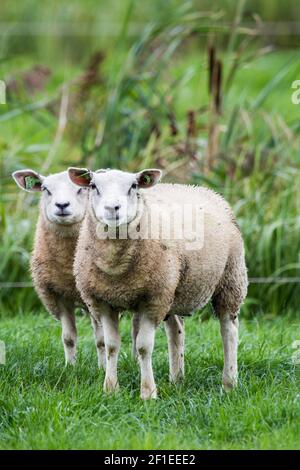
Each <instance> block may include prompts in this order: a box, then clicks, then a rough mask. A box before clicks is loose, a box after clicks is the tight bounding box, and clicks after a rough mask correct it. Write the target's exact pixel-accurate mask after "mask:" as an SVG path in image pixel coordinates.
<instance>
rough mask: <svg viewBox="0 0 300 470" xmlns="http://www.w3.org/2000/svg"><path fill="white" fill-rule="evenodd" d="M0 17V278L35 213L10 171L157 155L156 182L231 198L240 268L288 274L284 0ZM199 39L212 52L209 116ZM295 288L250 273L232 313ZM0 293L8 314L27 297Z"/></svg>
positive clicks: (12, 268)
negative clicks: (216, 83)
mask: <svg viewBox="0 0 300 470" xmlns="http://www.w3.org/2000/svg"><path fill="white" fill-rule="evenodd" d="M1 14H2V16H1V20H0V34H1V37H0V79H4V80H5V81H6V83H7V84H8V96H7V98H8V102H7V105H1V106H0V162H1V169H2V176H3V178H2V184H1V202H0V211H1V232H2V236H3V241H2V244H1V246H0V272H1V281H2V282H6V283H15V282H24V281H25V282H29V281H30V276H29V272H28V260H29V257H30V250H31V244H32V235H33V233H34V227H35V220H36V216H37V212H38V207H37V204H38V197H32V196H28V195H25V194H23V193H20V192H18V190H17V188H16V186H15V184H14V183H13V181H12V179H11V176H10V175H11V172H12V171H14V170H16V169H18V168H24V167H32V168H35V169H38V170H39V171H41V173H43V172H45V173H47V172H49V171H50V172H55V171H59V170H62V169H64V168H65V167H66V166H68V165H70V164H72V165H87V166H90V167H92V168H99V167H117V168H121V169H128V170H130V171H134V170H136V169H139V168H141V167H146V166H159V167H160V168H162V169H163V170H164V173H165V180H166V181H168V180H169V181H179V182H181V183H197V184H204V185H208V186H209V187H212V188H214V189H215V190H216V191H218V192H220V193H221V194H223V195H224V196H225V198H226V199H227V200H228V201H229V202H230V203H231V204H232V206H233V209H234V211H235V214H236V216H237V219H238V221H239V224H240V226H241V230H242V233H243V235H244V238H245V244H246V254H247V265H248V268H249V276H250V277H251V278H261V277H263V278H264V277H267V278H270V277H274V278H286V277H292V278H294V277H297V276H299V272H300V269H299V268H300V254H299V253H300V236H299V233H300V231H299V229H300V215H299V200H300V198H299V195H300V184H299V183H300V172H299V163H300V157H299V143H300V139H299V127H300V124H299V105H298V106H297V105H294V104H292V102H291V94H292V89H291V85H292V82H293V81H294V80H296V79H299V78H300V61H299V52H298V50H297V49H296V48H293V46H295V45H297V43H298V42H299V36H297V34H296V33H297V23H296V21H297V19H298V10H297V2H293V1H289V2H285V3H282V2H279V1H273V2H267V1H263V2H262V1H260V2H259V1H252V2H250V1H248V2H247V1H245V2H244V1H239V2H233V1H225V2H214V3H213V4H211V2H208V1H205V0H203V1H200V0H199V1H196V0H195V1H192V2H182V1H175V0H174V1H161V0H155V1H145V2H143V6H142V7H141V4H139V3H138V2H136V1H129V2H121V1H118V0H114V1H112V2H110V3H109V4H107V2H104V1H102V0H100V1H95V0H87V1H83V0H80V1H79V0H77V1H73V2H65V1H63V2H61V1H60V2H59V1H56V0H55V1H52V2H47V3H46V2H37V1H34V0H30V1H23V2H21V3H20V2H16V1H4V2H2V3H1ZM285 21H290V22H293V27H291V26H287V25H286V23H284V22H285ZM273 22H274V24H273ZM268 25H269V26H268ZM270 25H271V26H270ZM267 26H268V27H267ZM209 45H210V46H213V47H214V51H215V54H216V55H217V58H218V59H219V60H221V62H222V86H221V101H222V107H221V113H219V112H218V110H216V109H215V104H214V102H215V101H214V96H213V93H209V91H208V81H209V67H208V63H209V57H208V52H207V47H208V46H209ZM41 67H42V68H41ZM66 104H67V110H68V112H67V114H66V116H65V115H64V107H65V105H66ZM212 148H213V149H214V151H212ZM210 158H211V160H212V161H211V163H210V164H208V161H209V159H210ZM299 294H300V284H299V283H295V282H291V283H286V282H284V283H265V284H256V283H253V284H251V285H250V288H249V295H248V299H247V301H246V303H245V306H244V307H243V310H244V314H245V315H249V316H250V315H254V314H260V313H264V314H266V315H281V314H284V312H285V311H286V310H287V309H292V310H295V311H296V310H297V308H298V298H299ZM0 295H1V297H0V305H1V306H2V308H3V309H5V312H7V311H8V312H10V313H11V314H20V313H22V312H23V311H24V309H26V310H32V309H38V308H40V304H39V302H38V300H37V297H36V295H35V293H34V291H33V289H31V288H23V289H21V288H15V289H9V288H7V287H5V288H2V289H1V291H0ZM5 314H7V313H5Z"/></svg>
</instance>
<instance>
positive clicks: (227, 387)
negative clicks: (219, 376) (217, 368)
mask: <svg viewBox="0 0 300 470" xmlns="http://www.w3.org/2000/svg"><path fill="white" fill-rule="evenodd" d="M222 384H223V388H224V391H225V392H226V393H229V392H231V390H233V389H234V388H235V387H236V386H237V378H236V377H232V378H229V377H223V380H222Z"/></svg>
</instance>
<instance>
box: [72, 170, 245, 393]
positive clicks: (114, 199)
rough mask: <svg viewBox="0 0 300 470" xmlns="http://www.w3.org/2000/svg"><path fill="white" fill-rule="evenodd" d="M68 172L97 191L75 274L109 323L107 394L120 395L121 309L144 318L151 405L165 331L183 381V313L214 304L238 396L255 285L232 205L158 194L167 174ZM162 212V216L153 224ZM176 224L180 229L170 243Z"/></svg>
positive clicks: (146, 389) (173, 189)
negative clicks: (241, 321)
mask: <svg viewBox="0 0 300 470" xmlns="http://www.w3.org/2000/svg"><path fill="white" fill-rule="evenodd" d="M68 173H69V177H70V179H71V180H72V181H73V183H75V184H77V185H79V186H81V187H87V186H90V187H91V191H90V196H89V205H88V210H87V213H86V217H85V219H84V222H83V224H82V227H81V231H80V236H79V239H78V247H77V251H76V256H75V262H74V273H75V276H76V285H77V287H78V289H79V291H80V293H81V295H82V298H83V300H84V301H85V303H86V305H87V306H88V308H89V310H90V312H91V314H92V316H93V317H94V318H95V319H100V320H101V322H102V324H103V330H104V339H105V349H106V374H105V381H104V390H107V391H113V390H115V389H116V388H117V387H118V378H117V359H118V353H119V349H120V335H119V331H118V320H119V314H118V312H119V311H122V310H131V311H133V312H136V313H137V314H138V317H137V318H138V319H139V326H138V332H137V337H136V348H137V353H138V358H139V362H140V368H141V397H142V398H144V399H146V398H155V397H156V393H157V392H156V385H155V381H154V377H153V371H152V351H153V347H154V337H155V329H156V327H157V325H159V323H160V322H161V321H162V320H164V319H166V320H167V325H168V326H167V332H168V343H169V357H170V361H171V363H170V375H171V378H172V379H173V380H175V379H176V377H177V376H179V375H183V357H181V356H183V346H182V345H181V336H182V334H183V327H182V325H181V323H180V322H178V318H177V317H175V315H180V316H184V315H189V314H190V313H192V312H193V311H194V310H197V309H199V308H201V307H203V306H204V305H206V304H207V303H208V302H209V301H210V300H211V301H212V305H213V307H214V310H215V312H216V314H217V315H218V317H219V320H220V324H221V335H222V340H223V347H224V369H223V386H224V388H225V389H226V390H228V389H230V388H232V387H233V386H234V385H235V384H236V382H237V344H238V318H237V316H238V313H239V309H240V305H241V304H242V302H243V300H244V299H245V296H246V292H247V283H248V282H247V271H246V266H245V258H244V247H243V240H242V237H241V233H240V231H239V228H238V226H237V223H236V221H235V218H234V216H233V213H232V211H231V209H230V207H229V205H228V204H227V203H226V202H225V201H224V199H223V198H222V197H221V196H219V195H218V194H216V193H214V192H213V191H211V190H209V189H206V188H202V187H192V186H186V185H178V184H175V185H172V184H158V185H157V186H155V185H156V183H157V182H158V181H159V179H160V177H161V172H160V170H144V171H141V172H139V173H135V174H133V173H125V172H121V171H117V170H103V171H102V172H101V171H100V172H97V173H92V172H90V171H88V170H87V169H83V168H81V169H78V168H77V169H76V168H69V170H68ZM174 207H175V208H174ZM153 208H154V209H155V210H154V211H153V210H152V209H153ZM157 212H159V213H160V214H159V217H158V218H157V217H153V215H154V216H155V215H157V214H156V213H157ZM149 215H150V217H149ZM170 215H172V216H173V217H172V222H170V220H171V219H170ZM161 222H162V225H161ZM164 222H167V224H165V223H164ZM170 223H171V225H172V224H173V225H172V227H173V231H172V233H171V232H170V233H171V236H166V230H165V229H166V225H167V228H168V226H169V225H170ZM163 225H164V227H163ZM186 225H187V226H188V227H189V230H188V231H189V232H190V235H193V237H194V235H195V233H196V238H195V237H194V240H193V239H192V238H193V237H189V233H188V234H187V235H188V236H187V237H181V236H180V235H179V234H180V231H179V232H178V227H179V228H180V227H181V228H183V230H182V232H185V228H186ZM194 225H196V230H194V229H193V227H194ZM149 229H150V230H151V236H150V237H149ZM152 229H155V230H152ZM175 229H176V230H175ZM194 232H195V233H194ZM153 233H154V235H153ZM189 238H190V239H189ZM177 326H178V327H179V328H177Z"/></svg>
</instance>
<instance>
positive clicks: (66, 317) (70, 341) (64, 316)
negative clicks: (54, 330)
mask: <svg viewBox="0 0 300 470" xmlns="http://www.w3.org/2000/svg"><path fill="white" fill-rule="evenodd" d="M60 321H61V327H62V336H61V337H62V342H63V345H64V351H65V360H66V365H67V364H72V365H73V364H75V362H76V343H77V330H76V320H75V314H74V312H70V311H68V309H66V308H65V307H62V312H61V315H60Z"/></svg>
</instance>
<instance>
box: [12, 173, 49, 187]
mask: <svg viewBox="0 0 300 470" xmlns="http://www.w3.org/2000/svg"><path fill="white" fill-rule="evenodd" d="M12 177H13V179H14V180H15V182H16V183H17V185H18V186H19V188H21V189H24V190H25V191H28V192H36V191H41V187H42V184H43V180H44V177H43V176H42V175H39V174H38V173H37V172H36V171H33V170H20V171H15V172H14V173H13V174H12Z"/></svg>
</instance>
